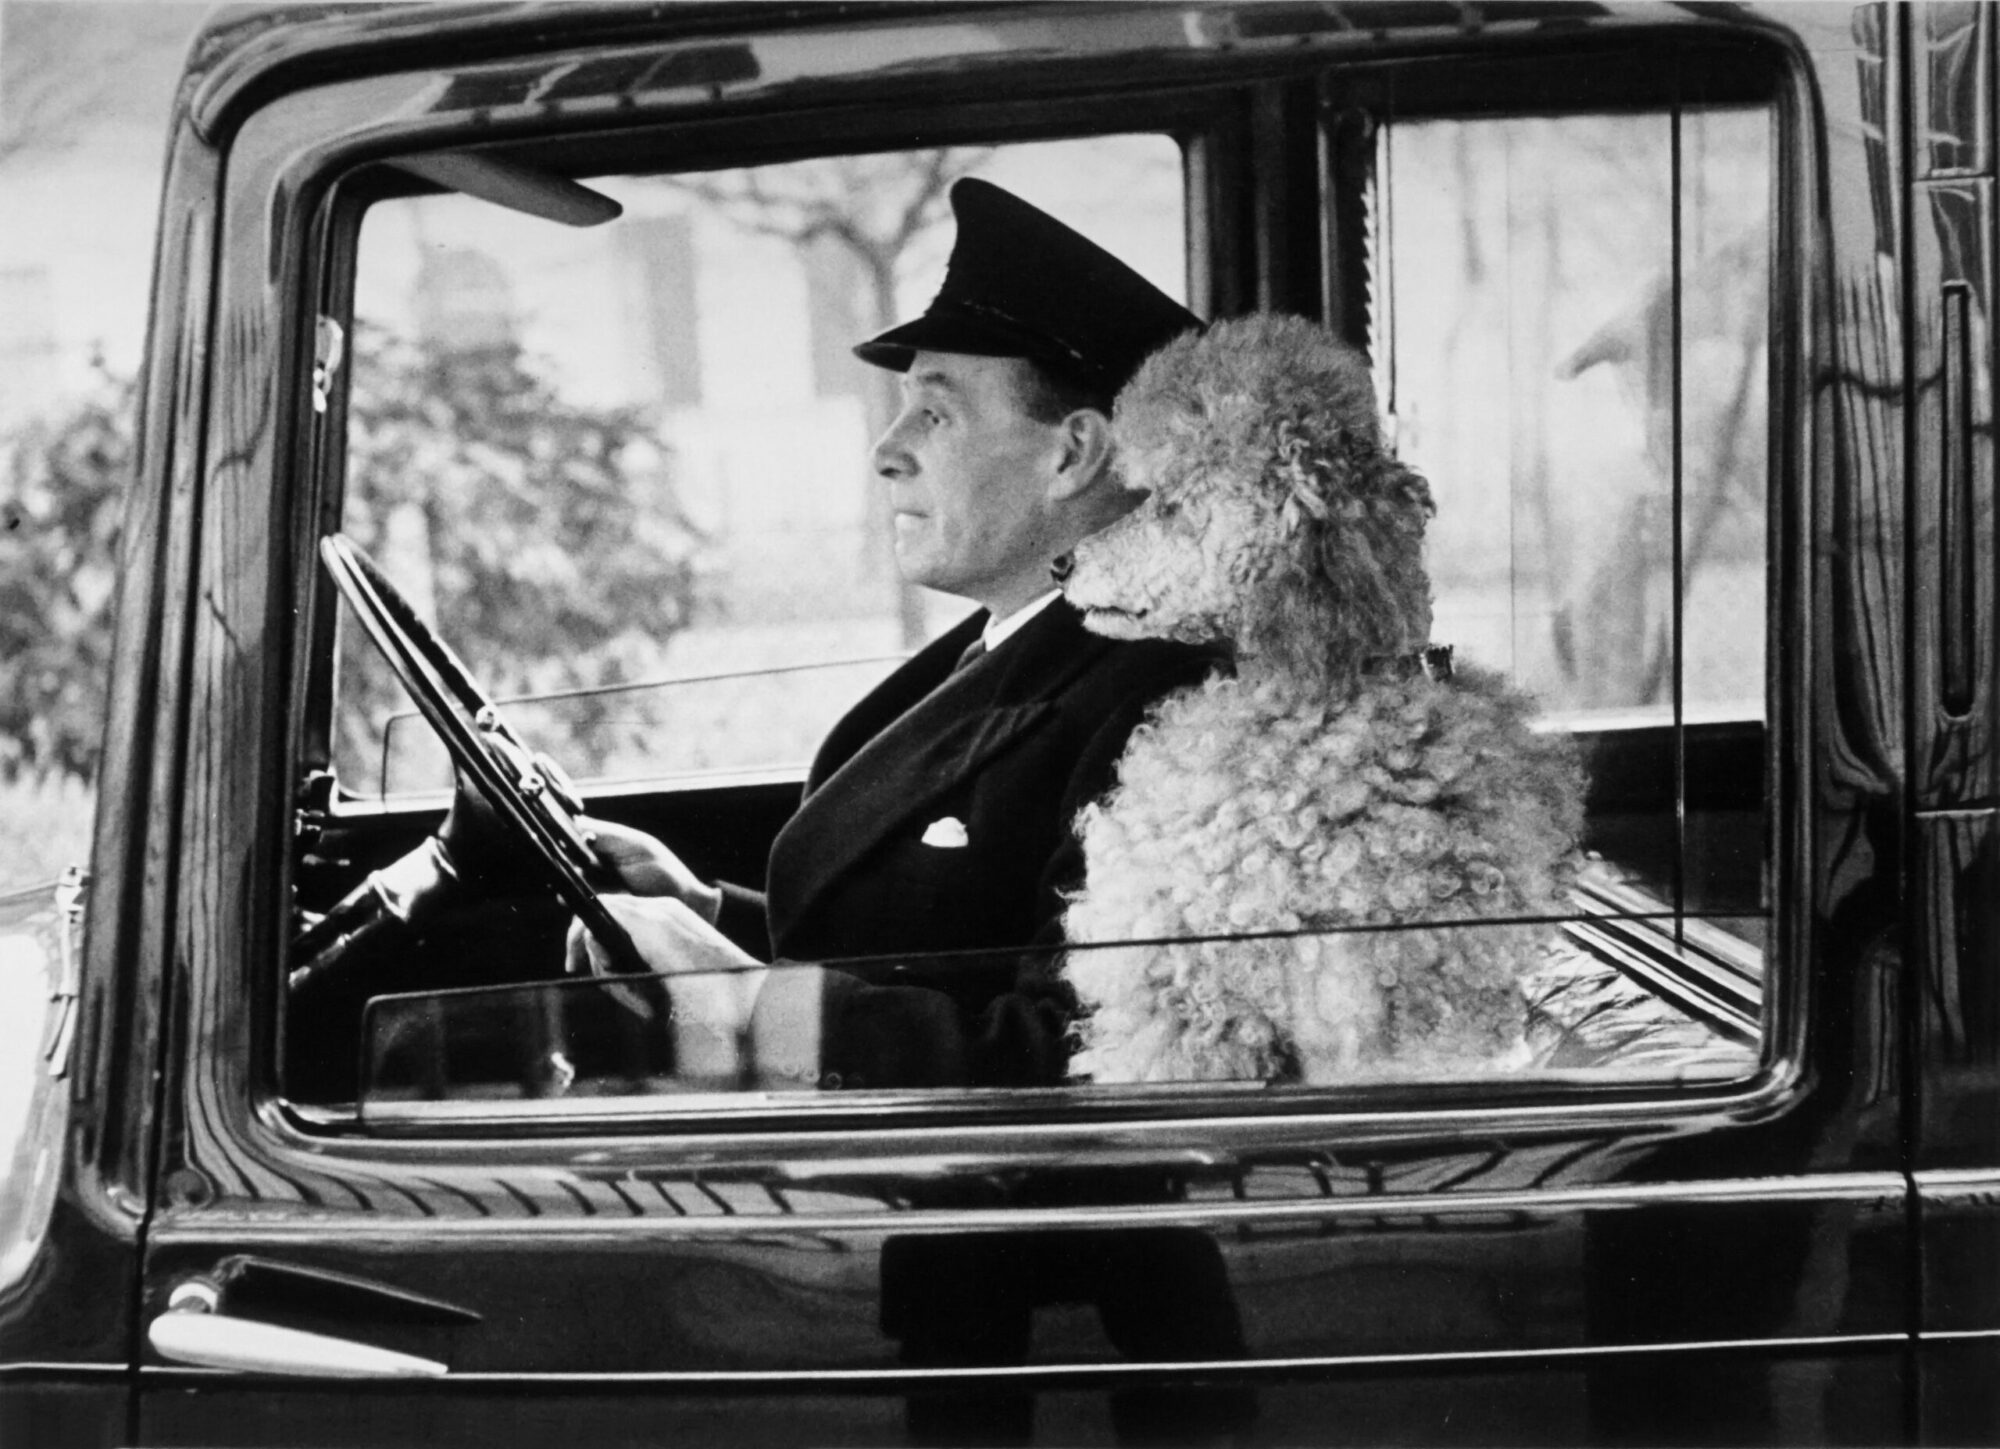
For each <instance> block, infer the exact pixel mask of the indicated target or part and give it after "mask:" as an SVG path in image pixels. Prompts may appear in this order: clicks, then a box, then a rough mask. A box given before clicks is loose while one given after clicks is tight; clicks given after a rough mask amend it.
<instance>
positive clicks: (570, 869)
mask: <svg viewBox="0 0 2000 1449" xmlns="http://www.w3.org/2000/svg"><path fill="white" fill-rule="evenodd" d="M319 556H320V562H321V563H323V564H324V565H326V570H327V572H328V573H329V574H331V575H332V576H333V582H334V584H335V585H336V586H337V587H338V588H339V589H340V593H341V597H342V598H344V599H346V600H347V602H348V604H349V605H351V606H352V607H353V609H354V612H355V615H356V617H358V618H359V619H360V620H361V625H362V627H363V628H364V629H366V630H367V631H368V637H369V639H370V640H371V641H372V642H373V643H374V645H375V647H376V648H377V649H379V650H380V651H381V652H382V657H383V658H384V659H386V660H387V661H388V662H389V667H390V668H391V669H393V670H395V672H396V678H397V679H399V680H401V681H402V685H403V688H404V690H405V691H407V692H408V694H409V696H410V699H411V701H412V702H413V703H415V705H416V707H417V710H418V712H419V713H420V714H422V715H423V717H424V719H425V720H426V721H428V722H429V724H430V727H431V728H432V729H433V730H435V731H436V732H437V735H438V738H439V739H441V740H442V741H444V747H445V749H446V751H447V752H449V754H450V755H451V763H452V770H453V772H454V774H455V775H456V777H457V788H458V794H459V797H460V803H461V804H463V801H464V796H465V794H466V792H467V791H468V789H470V790H473V791H476V792H477V793H478V794H479V795H480V796H481V797H482V798H483V799H484V800H485V801H486V803H487V804H488V805H490V806H491V807H492V813H493V814H494V815H495V816H496V817H497V818H498V819H499V820H500V822H501V824H502V825H503V826H504V827H505V828H506V829H507V831H508V832H509V833H510V834H511V835H512V836H513V837H514V838H515V839H516V840H517V841H518V842H519V843H520V844H522V845H524V846H526V847H527V850H526V854H527V856H528V858H529V860H530V861H531V862H532V863H533V865H534V867H535V873H536V874H537V875H539V876H540V877H541V878H542V881H543V883H544V884H545V885H547V886H548V887H549V888H550V889H551V890H553V891H554V892H555V894H556V896H557V898H558V899H559V900H561V901H562V903H563V904H564V905H565V906H567V907H568V908H569V911H570V914H572V915H574V916H575V917H576V918H577V919H578V920H579V921H581V922H582V923H583V927H584V929H585V930H587V931H589V932H590V934H591V935H593V936H595V937H596V938H597V940H598V944H600V945H601V946H603V947H604V949H605V951H606V953H607V954H608V955H609V957H610V963H611V969H612V970H613V971H615V972H625V973H630V974H633V975H650V974H652V968H651V967H650V966H648V965H647V964H646V961H645V958H644V957H642V956H641V955H640V954H639V951H638V948H637V947H635V946H634V945H633V944H632V938H631V936H629V935H628V934H626V931H625V928H624V927H623V926H621V925H620V924H619V923H618V920H617V918H616V917H614V916H613V915H612V914H611V913H610V912H609V911H608V910H606V909H605V907H604V902H603V901H601V900H600V899H598V895H597V892H596V890H595V889H594V888H593V887H592V886H591V884H590V875H589V873H590V872H591V871H593V870H596V869H598V868H599V862H598V859H597V855H596V852H594V851H593V850H592V849H591V840H590V836H589V834H588V832H586V831H585V830H584V829H583V827H582V826H581V825H580V824H579V823H578V821H579V818H580V817H581V816H582V814H583V804H582V802H581V801H580V800H579V799H578V798H577V797H576V794H575V791H574V789H573V788H572V787H571V785H570V783H569V781H568V779H567V777H566V776H564V774H563V773H562V771H561V770H560V769H558V768H556V767H555V766H554V765H553V763H552V762H550V761H549V760H548V759H547V758H546V757H538V756H537V755H536V754H535V753H534V752H533V751H532V750H530V749H529V748H528V747H527V745H526V744H524V743H523V742H522V740H521V738H520V736H519V735H517V734H515V732H514V730H513V729H512V728H511V727H510V726H509V725H508V723H507V721H506V720H505V719H503V718H502V717H501V715H500V711H499V710H497V709H495V708H494V707H493V701H492V700H490V699H488V698H487V697H486V695H485V693H484V692H483V691H482V690H481V689H480V688H479V686H478V684H477V683H476V682H474V680H473V678H472V675H471V673H470V672H469V671H468V670H467V669H466V667H465V665H464V664H463V663H462V662H460V660H459V658H458V656H457V655H456V654H454V653H453V652H452V650H451V647H450V646H449V645H448V644H446V643H445V642H444V641H443V640H442V639H440V638H438V636H437V635H436V633H434V632H433V631H432V630H431V628H430V626H429V625H428V624H426V623H425V622H424V621H423V620H422V619H421V618H420V617H419V616H418V615H417V612H416V610H415V609H413V608H412V607H411V606H410V602H409V600H407V599H405V598H404V597H403V595H402V594H401V593H400V592H399V591H398V590H397V588H396V586H395V585H394V584H392V583H390V582H389V580H388V578H387V577H386V576H384V574H383V573H382V570H381V569H379V568H378V567H376V565H375V561H374V560H373V559H371V558H369V557H368V555H367V554H365V553H363V552H362V551H361V549H360V548H359V547H358V546H356V544H355V543H354V542H353V540H351V539H349V538H347V537H345V536H343V535H341V534H337V533H336V534H329V535H328V536H327V537H325V538H322V539H321V540H320V541H319ZM454 813H457V812H456V811H455V812H454ZM431 844H432V847H433V849H434V850H437V851H439V852H440V853H445V854H446V855H447V859H448V852H445V850H444V842H443V841H442V840H441V839H440V838H438V837H433V839H432V842H431Z"/></svg>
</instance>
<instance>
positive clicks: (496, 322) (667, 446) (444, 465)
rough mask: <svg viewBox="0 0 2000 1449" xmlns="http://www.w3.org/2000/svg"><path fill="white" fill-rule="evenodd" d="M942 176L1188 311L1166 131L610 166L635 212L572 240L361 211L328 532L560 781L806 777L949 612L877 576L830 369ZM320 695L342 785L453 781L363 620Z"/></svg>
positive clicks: (868, 433) (871, 427) (869, 371)
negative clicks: (704, 167) (704, 775)
mask: <svg viewBox="0 0 2000 1449" xmlns="http://www.w3.org/2000/svg"><path fill="white" fill-rule="evenodd" d="M963 175H977V176H983V177H986V178H988V179H991V180H993V181H995V182H998V183H999V184H1001V185H1003V186H1006V187H1008V188H1009V189H1011V190H1013V191H1015V192H1017V193H1018V194H1020V195H1022V196H1024V197H1026V198H1027V199H1028V200H1030V201H1032V202H1035V203H1036V204H1038V205H1041V206H1044V207H1046V208H1048V209H1049V210H1050V211H1052V212H1054V213H1055V214H1058V215H1061V216H1063V217H1064V218H1066V219H1067V220H1069V221H1071V222H1072V223H1073V224H1075V225H1076V226H1078V227H1079V228H1080V229H1082V230H1083V231H1085V232H1086V233H1088V234H1089V235H1091V236H1092V237H1094V238H1096V239H1098V240H1100V241H1101V242H1103V243H1104V244H1105V245H1107V246H1108V247H1110V248H1111V249H1112V250H1113V251H1115V252H1117V253H1118V255H1120V256H1122V257H1124V258H1126V259H1127V260H1129V261H1130V262H1131V263H1132V264H1133V265H1134V266H1135V267H1137V268H1138V269H1139V270H1140V271H1142V272H1144V273H1145V274H1146V275H1147V276H1148V277H1150V278H1151V279H1152V280H1153V281H1154V282H1155V283H1156V284H1157V285H1159V286H1160V287H1161V288H1162V289H1163V290H1166V291H1168V292H1170V293H1172V294H1173V295H1175V296H1176V297H1180V296H1184V295H1185V285H1186V284H1185V274H1186V258H1185V245H1184V241H1183V231H1184V228H1183V223H1182V211H1183V204H1182V180H1181V163H1180V152H1179V148H1178V146H1177V145H1176V144H1175V142H1174V141H1173V140H1172V139H1170V138H1168V137H1164V136H1153V135H1141V136H1116V137H1107V138H1095V139H1086V140H1074V141H1062V142H1053V143H1047V144H1035V145H1020V146H1008V147H997V148H996V147H979V148H958V149H952V150H944V151H915V152H903V153H890V154H883V155H871V156H850V157H828V158H822V159H818V160H810V161H802V162H795V163H790V164H786V165H780V166H766V167H759V168H755V169H751V170H741V171H730V172H708V173H702V174H699V175H685V176H644V177H612V178H599V179H596V180H594V181H592V182H591V185H592V186H593V187H595V188H596V189H598V190H601V191H603V192H605V193H607V194H609V195H611V196H613V197H615V198H616V199H617V200H618V201H619V202H620V203H621V204H622V205H623V207H624V214H623V216H622V217H620V218H619V219H617V220H615V221H612V222H610V223H608V224H606V225H603V226H600V227H596V228H587V229H575V228H568V227H562V226H557V225H552V224H551V223H549V222H547V221H543V220H539V219H536V218H533V217H529V216H525V215H520V214H517V213H514V212H509V211H504V210H501V209H500V208H498V207H495V206H492V205H490V204H488V203H486V202H483V201H478V200H474V199H472V198H470V197H465V196H457V195H444V196H426V197H418V198H412V199H407V200H397V201H391V202H385V203H382V204H379V205H377V206H375V207H374V208H372V209H371V211H370V212H369V214H368V216H367V218H366V221H365V224H364V226H363V229H362V239H361V248H360V255H359V261H358V270H357V277H356V287H355V326H354V337H353V339H352V343H353V345H352V349H351V350H352V364H351V365H352V369H353V372H352V383H351V391H350V397H351V401H350V417H349V428H348V435H349V450H348V482H347V493H346V503H345V509H344V514H343V520H342V527H343V529H344V531H345V532H346V533H348V534H349V536H351V537H352V538H354V539H355V541H356V542H358V543H360V544H361V546H362V547H363V548H364V549H366V550H368V551H369V552H370V553H371V554H372V555H373V556H374V557H375V558H376V560H377V561H378V562H379V563H380V564H381V566H382V568H383V569H384V571H385V572H386V573H387V574H388V575H389V576H390V578H391V579H392V580H393V581H394V582H395V583H396V584H397V585H398V586H399V587H400V588H401V589H402V591H403V592H404V593H405V594H406V595H407V596H408V597H409V598H410V599H411V601H412V602H413V603H414V604H415V605H416V607H417V608H418V610H419V612H421V613H422V614H424V615H425V616H426V617H427V618H430V619H433V620H435V621H436V622H437V624H438V626H439V630H440V633H441V634H442V635H443V636H444V637H445V638H446V640H447V641H448V642H449V643H450V644H451V645H452V646H453V647H454V648H455V649H456V650H457V652H458V653H459V654H460V655H461V656H462V657H463V659H464V660H465V662H466V663H467V665H468V666H469V667H470V669H471V671H472V673H473V675H474V676H475V677H476V678H478V679H479V680H480V681H481V683H482V684H483V685H484V686H485V688H486V689H487V692H488V693H489V694H492V695H494V696H496V697H499V698H501V699H503V700H506V699H516V698H518V697H521V696H532V697H533V699H534V702H533V703H531V704H520V705H516V706H515V707H514V708H513V709H512V710H511V711H510V715H511V717H512V718H513V719H514V720H515V721H516V722H517V725H518V727H519V728H521V729H522V730H523V732H524V733H525V734H526V735H527V737H528V738H529V739H530V741H531V742H532V743H534V744H535V745H537V746H538V747H540V748H543V749H545V750H547V751H548V752H549V753H550V754H551V755H552V756H553V757H555V758H556V759H557V760H558V761H560V762H561V763H562V764H563V765H565V767H566V768H567V769H568V770H569V771H570V773H571V774H572V775H574V776H576V777H578V778H579V779H584V780H591V779H638V778H661V777H668V776H676V775H685V774H687V773H690V772H696V773H701V772H728V771H741V770H752V769H767V768H772V767H779V768H796V767H799V766H801V765H803V764H804V763H805V762H806V761H807V760H809V759H810V758H811V755H812V752H813V750H814V748H815V747H816V746H817V744H818V743H819V741H820V739H821V738H822V737H823V736H824V734H825V733H826V730H827V727H828V726H829V725H830V724H831V723H832V722H833V721H834V720H835V719H836V718H838V717H839V715H840V713H841V712H842V711H844V710H845V709H846V708H847V706H849V705H850V704H852V703H853V701H854V700H855V699H856V698H858V697H859V696H860V695H861V694H862V693H863V692H864V691H865V690H866V689H867V687H868V686H869V685H870V684H872V683H873V682H874V681H875V680H876V679H879V678H880V677H881V676H882V675H883V674H885V673H886V672H887V671H888V670H889V669H890V668H891V667H893V665H894V663H895V661H896V660H897V659H898V658H899V657H901V656H902V655H903V654H905V653H906V652H907V651H909V650H910V649H912V648H914V647H916V646H917V645H919V644H921V643H923V642H924V641H925V640H927V639H929V638H931V637H933V636H934V635H935V634H936V633H938V632H939V631H940V630H942V629H943V628H944V627H947V626H948V625H949V624H951V623H952V622H955V621H956V620H957V619H959V618H962V617H963V616H964V615H965V614H966V613H967V612H968V611H969V609H970V606H969V605H967V604H965V603H964V602H963V601H960V600H957V599H952V598H947V597H944V596H939V595H933V594H928V593H926V592H924V591H922V590H919V589H915V588H912V587H909V586H907V585H904V584H903V583H902V582H901V581H900V580H899V579H898V577H897V575H896V571H895V568H894V561H893V557H892V554H891V551H890V547H889V533H888V516H887V511H886V507H885V504H884V498H883V495H882V493H881V491H880V490H879V489H878V488H876V487H875V486H874V484H873V482H872V477H871V470H870V468H869V464H868V452H869V445H870V441H871V439H872V438H873V437H875V436H876V435H877V434H878V433H879V432H880V431H881V429H882V428H883V427H884V426H885V424H886V422H887V420H888V418H889V417H890V416H892V415H893V414H892V405H893V402H894V399H895V397H896V379H895V378H894V377H893V376H892V375H890V374H888V373H885V372H882V371H881V370H880V369H876V368H871V367H868V366H866V365H865V364H863V363H861V362H859V361H858V360H856V359H855V358H854V357H853V356H852V355H851V354H850V352H849V350H848V349H849V348H850V347H852V346H853V344H854V343H856V342H858V341H860V340H861V339H863V338H865V337H868V336H871V335H873V334H874V333H875V332H877V331H880V330H882V329H883V328H886V327H888V326H891V325H894V324H895V323H896V322H898V321H901V320H904V319H906V318H908V317H910V316H913V315H915V314H916V313H918V312H920V311H921V310H922V309H923V307H924V306H925V305H926V304H927V303H928V301H929V299H930V295H931V292H932V291H933V290H934V289H935V287H936V284H937V279H938V278H939V277H940V276H941V275H942V271H943V263H944V258H945V256H946V254H947V252H948V250H949V247H950V241H951V235H952V226H951V217H950V207H949V203H948V201H947V198H946V193H947V191H948V189H949V186H950V183H951V182H952V181H953V180H954V179H956V178H957V177H959V176H963ZM338 696H339V705H338V717H337V723H336V743H335V752H334V753H335V762H336V768H337V773H338V776H339V779H340V781H341V783H342V785H343V786H344V787H345V788H346V790H347V791H349V792H350V793H352V794H354V795H359V796H362V797H373V796H376V795H380V794H385V793H398V792H404V791H413V790H424V789H441V788H445V787H447V786H448V785H449V783H450V772H449V767H448V764H447V763H446V761H445V760H444V757H443V753H442V750H441V749H439V748H438V746H437V745H436V742H435V741H434V740H433V738H432V737H431V734H430V732H429V730H428V729H426V728H425V727H424V726H423V724H422V723H421V721H420V720H418V719H417V718H416V717H415V716H414V715H412V714H410V713H409V712H408V701H407V700H405V699H404V698H403V697H402V695H401V692H400V691H399V690H398V689H397V688H396V687H395V684H394V682H393V680H392V679H391V678H390V677H389V676H388V674H387V673H386V671H385V670H384V669H383V668H382V666H381V665H380V663H379V662H378V660H377V659H376V657H375V653H374V651H373V649H372V648H371V647H370V646H369V645H368V643H367V641H366V640H365V638H363V637H362V636H361V635H360V634H359V631H357V630H354V629H352V628H346V629H344V630H343V646H342V652H341V656H340V664H339V681H338Z"/></svg>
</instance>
